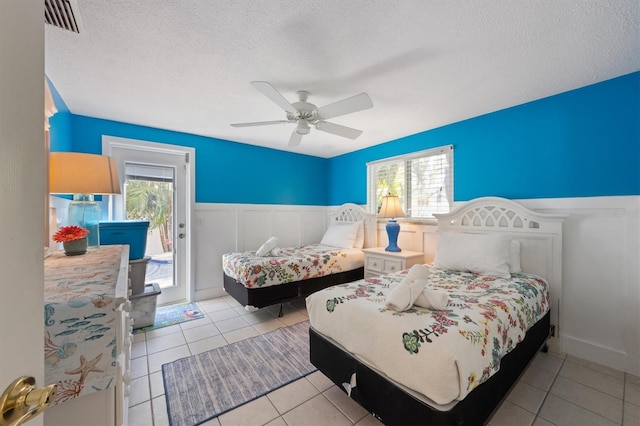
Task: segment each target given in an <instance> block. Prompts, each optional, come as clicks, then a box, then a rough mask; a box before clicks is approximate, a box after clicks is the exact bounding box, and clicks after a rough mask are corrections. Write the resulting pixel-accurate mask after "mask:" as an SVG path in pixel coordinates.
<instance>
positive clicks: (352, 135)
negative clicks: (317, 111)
mask: <svg viewBox="0 0 640 426" xmlns="http://www.w3.org/2000/svg"><path fill="white" fill-rule="evenodd" d="M316 129H318V130H322V131H323V132H327V133H332V134H334V135H338V136H342V137H343V138H349V139H356V138H357V137H358V136H360V135H361V134H362V130H358V129H353V128H351V127H346V126H341V125H340V124H335V123H329V122H327V121H318V122H317V123H316Z"/></svg>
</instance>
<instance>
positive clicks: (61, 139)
mask: <svg viewBox="0 0 640 426" xmlns="http://www.w3.org/2000/svg"><path fill="white" fill-rule="evenodd" d="M45 79H46V80H47V83H48V85H49V90H50V92H51V97H52V98H53V103H54V104H55V106H56V109H57V110H58V112H57V113H56V114H54V115H53V117H50V118H49V125H50V132H49V149H50V150H51V151H54V152H55V151H62V152H64V151H72V150H73V146H72V141H71V113H70V112H69V108H68V107H67V104H65V103H64V100H63V99H62V97H61V96H60V93H58V91H57V90H56V88H55V86H54V85H53V84H52V83H51V80H49V78H48V77H46V76H45Z"/></svg>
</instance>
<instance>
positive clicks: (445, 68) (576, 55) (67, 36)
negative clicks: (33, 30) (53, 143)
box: [45, 0, 640, 158]
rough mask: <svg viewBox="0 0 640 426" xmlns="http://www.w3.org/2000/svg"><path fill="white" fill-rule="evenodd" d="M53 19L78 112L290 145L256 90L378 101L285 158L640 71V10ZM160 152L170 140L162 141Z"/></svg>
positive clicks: (59, 62)
mask: <svg viewBox="0 0 640 426" xmlns="http://www.w3.org/2000/svg"><path fill="white" fill-rule="evenodd" d="M78 5H79V9H80V15H81V19H82V24H83V30H84V31H82V33H81V34H79V35H78V34H74V33H70V32H68V31H64V30H61V29H58V28H55V27H51V26H49V25H46V26H45V27H46V29H45V31H46V32H45V36H46V56H45V69H46V74H47V76H48V77H49V78H50V79H51V81H52V82H53V84H54V86H55V87H56V89H57V90H58V92H59V93H60V95H61V96H62V98H63V99H64V101H65V102H66V104H67V106H68V107H69V109H70V111H71V112H72V113H74V114H79V115H85V116H90V117H97V118H103V119H108V120H115V121H120V122H125V123H133V124H138V125H144V126H150V127H156V128H161V129H168V130H174V131H180V132H185V133H191V134H196V135H203V136H209V137H215V138H220V139H226V140H230V141H237V142H243V143H249V144H253V145H261V146H265V147H269V148H275V149H280V150H289V149H288V148H287V144H288V140H289V135H290V134H291V131H292V130H293V128H294V125H293V124H283V125H275V126H264V127H249V128H234V127H231V126H230V125H229V124H230V123H238V122H246V121H268V120H282V119H285V113H284V112H283V111H282V110H281V109H280V108H279V107H278V106H277V105H276V104H274V103H272V102H271V101H270V100H269V99H267V98H266V97H265V96H264V95H263V94H261V93H260V92H258V91H257V90H256V89H255V88H253V87H252V86H251V85H250V84H249V82H250V81H253V80H264V81H268V82H270V83H271V84H272V85H273V86H274V87H275V88H276V89H278V90H279V91H280V92H281V93H282V94H283V95H284V96H285V97H286V98H287V99H288V100H289V101H290V102H295V101H296V100H297V99H296V95H295V92H296V91H297V90H302V89H304V90H308V91H309V92H311V97H310V99H309V101H310V102H312V103H314V104H315V105H317V106H323V105H326V104H329V103H332V102H335V101H338V100H340V99H343V98H346V97H349V96H352V95H355V94H358V93H360V92H367V93H368V94H369V96H370V97H371V99H372V100H373V104H374V107H373V109H369V110H365V111H360V112H357V113H353V114H349V115H345V116H341V117H337V118H334V119H331V120H329V121H331V122H335V123H338V124H342V125H345V126H349V127H354V128H357V129H361V130H363V131H364V133H363V134H362V135H361V136H360V137H359V138H358V139H356V140H355V141H352V140H349V139H344V138H341V137H338V136H334V135H331V134H328V133H324V132H320V131H317V130H315V129H312V130H311V134H309V135H307V136H305V137H304V139H303V141H302V144H301V145H300V146H299V147H296V148H293V149H291V150H290V151H292V152H298V153H302V154H309V155H314V156H319V157H327V158H328V157H333V156H336V155H340V154H343V153H347V152H351V151H355V150H358V149H361V148H364V147H368V146H372V145H376V144H379V143H383V142H387V141H389V140H393V139H397V138H400V137H403V136H408V135H411V134H414V133H418V132H422V131H425V130H429V129H433V128H436V127H440V126H443V125H446V124H449V123H453V122H457V121H460V120H464V119H467V118H471V117H475V116H478V115H482V114H485V113H489V112H492V111H497V110H500V109H503V108H507V107H510V106H514V105H518V104H522V103H525V102H528V101H532V100H535V99H540V98H543V97H547V96H550V95H554V94H557V93H561V92H565V91H567V90H571V89H575V88H578V87H582V86H586V85H589V84H593V83H596V82H599V81H603V80H607V79H610V78H613V77H617V76H620V75H624V74H628V73H630V72H634V71H638V70H640V2H638V0H616V1H603V0H536V1H525V0H519V1H515V0H474V1H462V0H459V1H457V0H439V1H435V0H433V1H431V0H418V1H410V0H348V1H345V0H292V1H284V0H233V1H223V0H190V1H186V0H184V1H177V0H174V1H169V0H164V1H158V0H135V1H134V0H109V1H105V0H78ZM160 142H162V141H160Z"/></svg>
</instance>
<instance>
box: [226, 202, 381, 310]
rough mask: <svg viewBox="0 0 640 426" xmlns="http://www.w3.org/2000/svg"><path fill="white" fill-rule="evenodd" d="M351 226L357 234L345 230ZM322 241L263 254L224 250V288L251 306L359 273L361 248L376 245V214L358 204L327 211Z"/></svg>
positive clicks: (356, 276) (305, 292)
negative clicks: (225, 251)
mask: <svg viewBox="0 0 640 426" xmlns="http://www.w3.org/2000/svg"><path fill="white" fill-rule="evenodd" d="M354 227H355V228H357V233H356V235H352V234H349V233H350V232H351V231H353V229H354ZM350 237H354V238H352V239H350ZM322 242H326V243H328V244H310V245H306V246H302V247H288V248H278V250H277V252H275V251H274V253H268V255H267V256H258V255H257V254H256V252H257V251H259V250H256V251H247V252H239V253H226V254H224V255H223V256H222V268H223V274H224V276H223V285H224V289H225V291H226V292H227V293H228V294H229V295H231V296H232V297H233V298H234V299H236V300H237V301H238V303H240V304H241V305H242V306H245V307H246V308H248V309H251V308H263V307H266V306H270V305H274V304H278V303H283V302H286V301H289V300H293V299H297V298H301V297H306V296H308V295H309V294H312V293H314V292H316V291H318V290H321V289H323V288H327V287H330V286H333V285H336V284H342V283H346V282H352V281H356V280H359V279H362V278H363V277H364V255H363V253H362V251H361V250H360V249H361V248H363V247H364V248H367V247H375V245H376V219H375V216H374V215H371V214H368V213H366V212H365V211H364V210H363V209H362V208H361V207H360V206H358V205H356V204H351V203H347V204H344V205H342V206H341V207H340V208H339V209H338V210H337V211H336V212H335V213H334V214H333V215H332V216H331V219H330V223H329V229H328V230H327V233H325V236H324V237H323V239H322V241H321V243H322Z"/></svg>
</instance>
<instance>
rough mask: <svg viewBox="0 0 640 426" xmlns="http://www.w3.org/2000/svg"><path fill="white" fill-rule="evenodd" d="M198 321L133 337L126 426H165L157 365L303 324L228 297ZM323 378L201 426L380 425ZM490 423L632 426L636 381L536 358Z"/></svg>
mask: <svg viewBox="0 0 640 426" xmlns="http://www.w3.org/2000/svg"><path fill="white" fill-rule="evenodd" d="M198 305H199V306H200V309H201V310H202V311H203V312H204V313H205V317H204V318H203V319H199V320H194V321H190V322H186V323H182V324H178V325H174V326H171V327H165V328H161V329H158V330H153V331H149V332H146V333H144V334H136V335H135V337H134V344H133V347H132V361H131V378H132V380H131V394H130V395H131V396H130V401H129V402H130V408H129V424H130V425H131V426H161V425H168V419H167V410H166V404H165V396H164V386H163V382H162V372H161V366H162V364H165V363H167V362H171V361H174V360H176V359H179V358H183V357H186V356H189V355H194V354H197V353H200V352H204V351H208V350H211V349H214V348H217V347H220V346H223V345H227V344H229V343H233V342H236V341H238V340H241V339H246V338H248V337H252V336H256V335H259V334H261V333H268V332H270V331H273V330H275V329H276V328H278V327H285V326H287V325H291V324H295V323H298V322H301V321H305V320H307V319H308V316H307V312H306V310H305V309H304V303H303V302H302V301H299V302H297V303H293V304H286V305H285V311H284V312H285V315H284V316H283V317H281V318H277V307H270V308H266V309H262V310H260V311H257V312H253V313H249V312H247V311H246V310H245V309H244V308H242V307H241V306H240V305H239V304H238V303H237V302H236V301H235V300H233V299H232V298H231V297H228V296H227V297H223V298H218V299H211V300H207V301H202V302H198ZM379 424H380V422H379V421H378V420H377V419H375V418H374V417H373V416H371V415H370V414H368V413H367V412H366V411H365V410H364V409H363V408H362V407H360V406H359V405H358V404H356V403H355V402H354V401H353V400H351V399H349V398H348V397H347V396H346V394H345V393H344V392H342V391H341V390H340V389H339V388H338V387H336V386H335V385H333V383H332V382H331V381H330V380H329V379H327V378H326V377H325V376H324V375H323V374H322V373H320V372H315V373H313V374H311V375H309V376H307V377H305V378H302V379H300V380H298V381H296V382H294V383H291V384H289V385H287V386H285V387H283V388H280V389H278V390H276V391H274V392H271V393H269V394H267V395H265V396H263V397H261V398H258V399H256V400H255V401H253V402H250V403H248V404H246V405H244V406H241V407H239V408H237V409H235V410H232V411H229V412H227V413H225V414H223V415H221V416H219V417H217V418H215V419H212V420H210V421H209V422H207V423H206V425H210V426H227V425H247V426H248V425H269V426H276V425H283V426H286V425H288V426H293V425H359V426H367V425H379ZM489 425H491V426H503V425H508V426H516V425H517V426H520V425H535V426H548V425H559V426H560V425H637V426H640V378H639V377H637V376H633V375H631V374H625V373H623V372H621V371H617V370H614V369H611V368H608V367H604V366H602V365H598V364H594V363H591V362H588V361H585V360H582V359H579V358H576V357H573V356H570V355H568V356H565V355H557V354H543V353H540V354H538V355H537V356H536V358H535V359H534V361H533V362H532V364H531V365H530V366H529V368H528V369H527V371H526V372H525V373H524V375H523V376H522V378H521V379H520V381H519V382H518V383H517V385H516V386H515V387H514V389H513V390H512V391H511V393H510V394H509V395H508V396H507V398H506V400H505V401H504V402H503V403H502V405H501V406H500V407H499V409H498V410H497V411H496V413H495V414H494V415H493V417H491V419H490V420H489Z"/></svg>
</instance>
